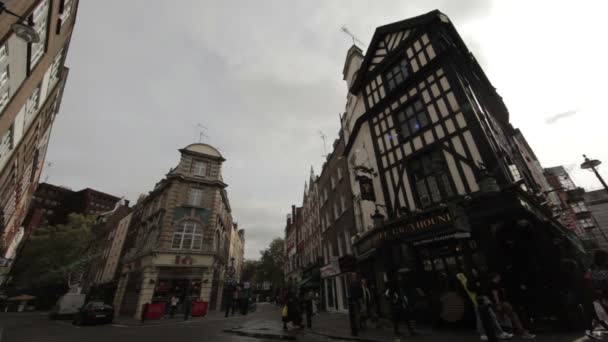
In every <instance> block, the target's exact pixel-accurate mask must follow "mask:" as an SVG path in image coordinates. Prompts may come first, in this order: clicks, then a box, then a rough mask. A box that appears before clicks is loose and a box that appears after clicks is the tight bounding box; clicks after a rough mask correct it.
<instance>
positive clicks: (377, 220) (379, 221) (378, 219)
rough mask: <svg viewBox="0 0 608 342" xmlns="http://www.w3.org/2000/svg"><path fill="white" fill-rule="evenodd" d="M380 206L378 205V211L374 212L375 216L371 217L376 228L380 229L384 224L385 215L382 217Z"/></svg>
mask: <svg viewBox="0 0 608 342" xmlns="http://www.w3.org/2000/svg"><path fill="white" fill-rule="evenodd" d="M378 206H379V204H376V210H375V211H374V214H373V215H372V216H371V217H372V220H373V222H374V228H380V227H382V224H383V223H384V215H382V214H381V213H380V211H379V210H378Z"/></svg>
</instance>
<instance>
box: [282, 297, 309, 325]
mask: <svg viewBox="0 0 608 342" xmlns="http://www.w3.org/2000/svg"><path fill="white" fill-rule="evenodd" d="M285 306H286V307H285V308H284V309H283V310H284V311H285V309H286V310H287V312H286V315H283V330H287V323H289V322H291V324H293V325H297V326H299V327H300V328H303V327H304V326H303V325H302V314H301V312H300V303H299V301H298V297H297V295H296V294H295V293H294V292H293V290H291V289H290V290H289V292H287V295H286V298H285Z"/></svg>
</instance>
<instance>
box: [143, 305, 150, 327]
mask: <svg viewBox="0 0 608 342" xmlns="http://www.w3.org/2000/svg"><path fill="white" fill-rule="evenodd" d="M148 305H149V303H146V304H144V307H143V308H142V310H141V324H144V322H145V321H146V315H148Z"/></svg>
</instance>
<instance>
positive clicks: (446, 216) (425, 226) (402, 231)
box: [381, 211, 452, 241]
mask: <svg viewBox="0 0 608 342" xmlns="http://www.w3.org/2000/svg"><path fill="white" fill-rule="evenodd" d="M451 222H452V216H451V215H450V213H449V212H448V211H444V212H443V213H440V214H435V215H433V216H429V217H424V218H420V219H418V220H416V221H413V222H407V223H402V224H399V225H397V226H395V227H391V228H388V229H386V230H384V231H382V233H381V234H382V238H381V239H382V240H384V241H387V240H394V239H399V238H403V237H405V236H408V235H411V234H414V233H419V232H423V231H427V230H430V229H431V228H434V227H436V226H441V225H445V224H449V223H451Z"/></svg>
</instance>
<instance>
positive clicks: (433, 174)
mask: <svg viewBox="0 0 608 342" xmlns="http://www.w3.org/2000/svg"><path fill="white" fill-rule="evenodd" d="M435 158H436V159H435ZM425 159H427V160H426V161H425ZM435 162H440V163H441V164H440V165H439V166H432V164H433V163H435ZM418 164H419V165H418ZM425 164H426V165H425ZM428 166H430V167H431V168H430V169H426V167H428ZM420 168H422V173H423V176H422V177H421V178H420V179H418V177H417V176H418V172H420ZM408 173H409V175H408V178H409V180H410V187H411V189H413V190H414V192H415V194H416V196H415V197H416V203H417V204H418V205H420V207H421V208H428V207H432V206H435V205H438V204H439V203H442V202H445V201H446V200H448V199H449V198H451V197H454V196H456V195H457V192H456V188H455V186H454V184H453V179H452V175H451V173H450V169H449V166H448V164H447V161H446V160H445V155H444V154H443V150H442V149H431V150H428V151H427V152H426V153H424V154H421V155H420V156H418V157H416V158H415V159H413V160H410V161H408ZM431 178H432V179H433V183H434V184H431V181H430V180H429V179H431ZM420 184H423V185H424V190H425V192H426V195H427V196H428V199H429V202H428V203H425V202H424V201H423V197H422V193H421V191H420V190H421V189H420V188H421V187H420ZM436 195H438V197H437V198H436V199H435V196H436Z"/></svg>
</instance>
